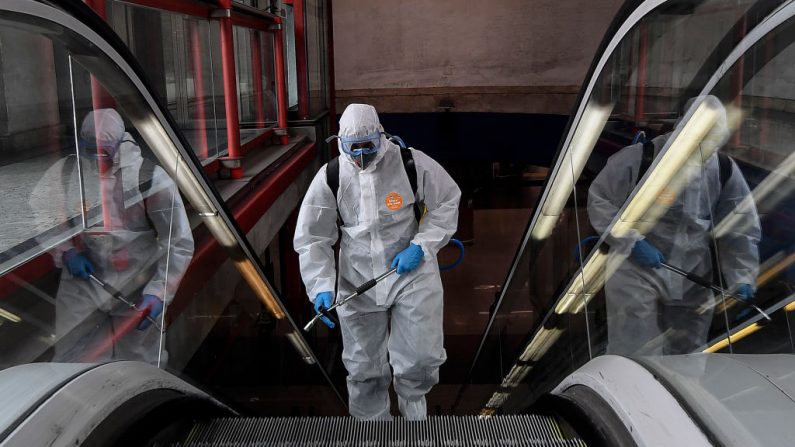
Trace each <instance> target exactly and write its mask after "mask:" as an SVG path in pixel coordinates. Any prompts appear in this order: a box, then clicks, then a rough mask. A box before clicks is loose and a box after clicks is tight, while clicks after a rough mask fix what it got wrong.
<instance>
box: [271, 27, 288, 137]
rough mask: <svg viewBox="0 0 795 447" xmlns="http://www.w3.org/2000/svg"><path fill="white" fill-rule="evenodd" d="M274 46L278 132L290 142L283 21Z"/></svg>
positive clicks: (277, 31) (275, 36)
mask: <svg viewBox="0 0 795 447" xmlns="http://www.w3.org/2000/svg"><path fill="white" fill-rule="evenodd" d="M274 46H275V47H276V48H275V52H276V101H277V102H278V105H277V112H276V113H277V115H278V126H279V128H278V129H277V133H278V135H279V140H280V143H281V144H287V143H288V142H289V139H290V137H289V135H287V82H286V81H285V79H284V28H283V24H282V22H281V21H279V23H278V29H277V30H276V32H275V33H274Z"/></svg>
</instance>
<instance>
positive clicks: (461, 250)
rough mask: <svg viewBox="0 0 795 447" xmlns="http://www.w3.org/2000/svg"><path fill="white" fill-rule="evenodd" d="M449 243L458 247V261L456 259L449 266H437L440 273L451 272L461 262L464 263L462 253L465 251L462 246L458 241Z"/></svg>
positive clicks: (453, 240)
mask: <svg viewBox="0 0 795 447" xmlns="http://www.w3.org/2000/svg"><path fill="white" fill-rule="evenodd" d="M450 243H451V244H454V245H456V246H457V247H458V259H456V260H455V262H453V263H452V264H450V265H440V266H439V271H440V272H446V271H448V270H452V269H454V268H456V267H458V266H459V265H460V264H461V263H462V262H464V252H465V251H466V250H464V244H463V243H462V242H461V241H459V240H458V239H450Z"/></svg>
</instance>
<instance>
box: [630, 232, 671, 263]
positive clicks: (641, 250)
mask: <svg viewBox="0 0 795 447" xmlns="http://www.w3.org/2000/svg"><path fill="white" fill-rule="evenodd" d="M632 259H633V260H634V261H635V262H636V263H637V264H638V265H640V266H641V267H650V268H655V269H656V268H660V263H662V262H665V257H664V256H663V254H662V253H660V250H657V247H655V246H654V245H652V244H650V243H648V242H646V240H645V239H643V240H639V241H638V242H635V246H634V247H632Z"/></svg>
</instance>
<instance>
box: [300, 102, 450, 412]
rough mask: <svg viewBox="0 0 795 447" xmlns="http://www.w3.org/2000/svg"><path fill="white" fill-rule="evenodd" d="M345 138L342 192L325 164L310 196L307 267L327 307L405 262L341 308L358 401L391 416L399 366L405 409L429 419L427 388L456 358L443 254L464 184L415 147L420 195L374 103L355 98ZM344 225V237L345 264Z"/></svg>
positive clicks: (304, 232) (318, 301) (356, 408)
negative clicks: (448, 346)
mask: <svg viewBox="0 0 795 447" xmlns="http://www.w3.org/2000/svg"><path fill="white" fill-rule="evenodd" d="M339 139H340V157H339V161H338V163H339V184H338V193H337V197H336V200H335V195H334V193H333V191H332V190H331V188H329V185H328V182H327V173H326V170H327V167H328V165H325V166H323V167H322V168H321V169H320V171H319V172H318V173H317V175H316V176H315V178H314V180H313V181H312V184H311V185H310V187H309V190H308V191H307V194H306V197H305V198H304V201H303V203H302V205H301V210H300V213H299V216H298V223H297V227H296V232H295V239H294V244H295V249H296V251H297V252H298V254H299V260H300V265H301V274H302V276H303V279H304V283H305V284H306V289H307V293H308V295H309V297H310V299H311V300H312V301H313V302H314V304H315V308H316V309H319V307H320V306H323V307H326V308H328V307H330V306H331V305H332V304H333V301H334V299H335V297H336V299H341V297H344V296H347V295H349V294H350V293H352V292H353V291H354V290H355V288H356V287H357V286H359V285H361V284H363V283H364V282H366V281H368V280H369V279H372V278H375V277H377V276H378V275H380V274H382V273H384V272H386V271H388V270H390V268H392V267H397V269H398V270H397V273H398V275H392V276H390V277H388V278H386V279H385V280H384V281H382V282H380V283H379V284H378V285H377V286H375V287H374V288H372V289H370V290H369V291H368V292H366V293H365V294H364V295H362V296H359V297H357V298H355V299H353V300H351V301H349V302H348V304H346V305H345V306H342V307H340V308H339V309H338V315H339V318H340V325H341V329H342V338H343V344H344V348H343V353H342V360H343V362H344V364H345V367H346V369H347V370H348V393H349V407H350V408H349V410H350V413H351V415H352V416H354V417H357V418H360V419H390V418H391V416H390V413H389V408H390V404H389V393H388V388H389V382H390V379H391V376H392V374H390V365H391V366H392V373H393V374H394V386H395V391H396V393H397V395H398V407H399V408H400V413H401V414H402V415H403V417H405V418H407V419H424V418H425V417H426V414H427V409H426V403H425V394H426V393H428V391H429V390H430V389H431V387H433V385H435V384H436V383H437V382H438V380H439V366H440V365H441V364H442V363H444V361H445V359H446V353H445V350H444V347H443V343H442V283H441V278H440V277H439V266H438V263H437V261H436V255H437V253H438V251H439V250H440V249H441V248H442V247H444V246H445V244H447V242H448V240H449V239H450V237H451V236H452V235H453V233H454V232H455V230H456V226H457V220H458V202H459V199H460V197H461V192H460V190H459V189H458V186H456V184H455V182H454V181H453V179H452V178H451V177H450V176H449V175H448V174H447V172H445V170H444V169H443V168H442V167H441V166H440V165H439V164H438V163H436V162H435V161H434V160H432V159H431V158H430V157H428V156H427V155H425V154H424V153H422V152H420V151H418V150H414V149H409V150H410V151H411V155H412V157H413V160H414V163H415V165H416V174H417V186H418V189H417V197H414V193H413V192H412V187H411V185H410V182H409V179H408V177H407V171H406V169H405V168H404V166H403V159H402V158H401V149H400V148H399V147H398V146H397V145H395V144H393V143H392V142H390V141H388V140H387V139H386V137H385V136H384V132H383V128H382V126H381V124H380V122H379V119H378V114H377V113H376V110H375V108H373V107H372V106H369V105H363V104H351V105H350V106H348V107H347V108H346V109H345V112H344V113H343V114H342V117H341V119H340V131H339ZM416 201H424V204H425V207H426V208H427V211H426V213H425V214H424V216H423V217H422V219H421V221H420V222H419V225H418V222H417V217H416V216H415V213H414V209H413V206H414V203H415V202H416ZM338 216H339V219H340V222H341V223H340V224H339V226H338ZM340 230H341V231H340ZM338 232H340V234H341V235H342V238H341V241H340V253H339V270H338V271H335V265H334V252H333V246H334V244H335V243H336V242H337V238H338ZM335 277H336V278H335ZM337 281H338V284H339V287H338V289H337V290H336V294H335V293H334V291H335V283H337ZM324 321H325V322H326V324H330V325H331V324H332V323H331V322H330V321H328V320H326V319H324Z"/></svg>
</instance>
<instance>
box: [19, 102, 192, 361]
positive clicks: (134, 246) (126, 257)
mask: <svg viewBox="0 0 795 447" xmlns="http://www.w3.org/2000/svg"><path fill="white" fill-rule="evenodd" d="M95 115H96V121H95V119H94V116H95ZM95 123H96V128H97V132H96V135H97V136H96V138H97V139H98V140H104V142H107V143H109V144H111V143H113V142H118V141H121V143H120V144H119V147H118V151H116V154H115V156H114V160H113V165H112V168H110V169H107V170H100V169H99V167H98V164H97V160H93V159H91V158H88V157H80V168H81V169H82V173H83V179H82V180H83V182H82V186H83V193H82V194H81V184H80V181H79V178H78V177H79V175H78V163H77V156H75V155H69V156H67V157H65V158H63V159H61V160H59V161H57V162H55V163H54V164H53V166H52V167H50V168H49V169H48V170H47V172H46V173H45V175H44V177H43V178H42V180H40V181H39V183H38V184H37V186H36V188H35V190H34V192H33V194H32V198H31V207H32V208H33V209H34V210H40V212H41V211H43V210H52V208H53V207H60V208H63V209H62V210H61V211H62V212H63V213H64V214H63V215H61V218H59V220H61V221H62V222H63V221H66V220H68V219H71V218H76V223H77V226H78V227H79V226H81V225H82V222H81V219H80V217H79V216H80V213H81V209H85V211H86V212H87V227H88V228H87V229H85V230H83V231H82V232H79V233H78V234H77V235H76V236H74V237H72V238H70V239H69V240H67V241H66V242H61V243H59V244H58V245H56V246H55V247H53V248H52V249H51V254H52V256H53V259H54V262H55V265H56V267H62V268H63V270H62V272H61V280H60V284H59V287H58V292H57V295H56V312H55V335H56V336H57V337H58V342H57V343H56V345H55V358H54V361H61V362H75V361H84V360H93V361H102V360H118V359H125V360H139V361H144V362H148V363H157V362H158V359H159V354H160V351H159V347H160V335H161V334H160V332H159V331H158V330H157V329H156V328H155V326H154V325H151V326H149V327H148V328H147V329H145V330H138V329H137V328H135V327H133V328H132V330H130V331H129V332H128V333H127V334H126V335H124V336H120V334H119V333H118V331H119V328H120V325H121V323H123V322H129V321H131V318H132V317H133V316H134V315H135V313H134V312H133V311H132V310H130V309H129V308H128V307H127V306H125V305H124V304H123V303H120V302H119V301H118V300H116V299H115V298H113V297H112V296H111V295H110V294H109V293H108V292H107V291H105V290H104V289H102V288H101V287H100V286H98V285H97V284H95V283H94V282H92V281H90V280H85V279H81V278H77V277H74V276H72V275H71V273H70V272H69V270H68V269H67V268H66V267H65V266H64V265H63V260H62V256H63V253H64V252H66V251H68V250H69V249H71V248H77V249H79V250H80V251H81V252H83V254H84V255H85V256H86V257H87V258H88V259H89V260H90V262H91V264H92V265H93V267H94V269H95V276H97V277H98V278H100V279H101V280H102V281H104V282H105V283H107V284H109V285H111V286H113V287H114V288H116V289H117V290H119V291H121V292H122V294H124V295H125V297H127V299H129V300H130V301H132V302H134V303H138V302H139V301H140V300H141V297H142V296H143V295H146V294H148V295H154V296H156V297H158V298H160V300H162V301H163V302H164V304H165V305H166V306H167V305H168V304H169V303H170V302H171V300H172V299H173V297H174V293H175V292H176V290H177V288H178V286H179V283H180V281H181V279H182V276H183V275H184V273H185V271H186V270H187V268H188V264H190V260H191V258H192V256H193V235H192V233H191V228H190V224H189V222H188V217H187V215H186V213H185V209H184V207H183V204H182V200H181V198H180V195H179V192H178V191H177V188H176V186H175V183H174V182H173V181H172V179H171V178H170V177H169V176H168V174H167V173H166V172H165V171H164V170H163V169H161V168H160V167H159V166H156V165H154V166H151V167H150V168H148V169H144V170H143V172H144V174H141V172H142V166H143V163H144V159H143V157H142V156H141V151H140V148H139V147H138V145H137V144H136V143H135V141H134V140H133V138H132V136H131V135H130V134H129V133H127V132H125V129H124V122H123V121H122V118H121V116H119V114H118V113H117V112H116V111H115V110H113V109H101V110H97V111H95V112H91V113H89V114H88V116H86V118H85V120H84V121H83V125H82V127H81V137H82V138H83V139H85V140H93V139H95V130H94V125H95ZM147 163H153V162H151V161H148V162H147ZM144 176H145V177H146V178H144ZM139 181H140V182H142V183H143V186H139V183H138V182H139ZM142 190H143V193H144V196H145V197H142V193H141V191H142ZM103 191H104V192H103ZM103 193H104V194H105V196H106V199H105V205H106V206H107V209H106V210H105V211H106V214H108V215H109V217H110V219H109V220H110V222H109V225H105V224H104V223H103V222H102V214H103V213H102V205H101V204H102V203H103V201H102V198H101V197H102V194H103ZM81 197H82V198H83V200H81ZM39 239H40V240H41V239H42V237H40V238H39ZM41 242H42V243H47V241H43V240H42V241H41ZM169 251H170V253H169ZM164 313H165V311H164ZM157 320H158V324H160V318H157ZM114 339H115V342H114V343H113V349H112V350H110V351H106V352H104V353H103V356H101V357H97V358H90V359H86V358H85V355H86V354H87V353H89V352H93V353H96V351H95V350H94V348H95V347H96V346H99V345H100V343H101V342H103V341H108V340H114ZM163 354H165V353H163ZM165 359H166V357H165V356H161V357H160V360H161V361H162V362H163V363H165Z"/></svg>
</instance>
